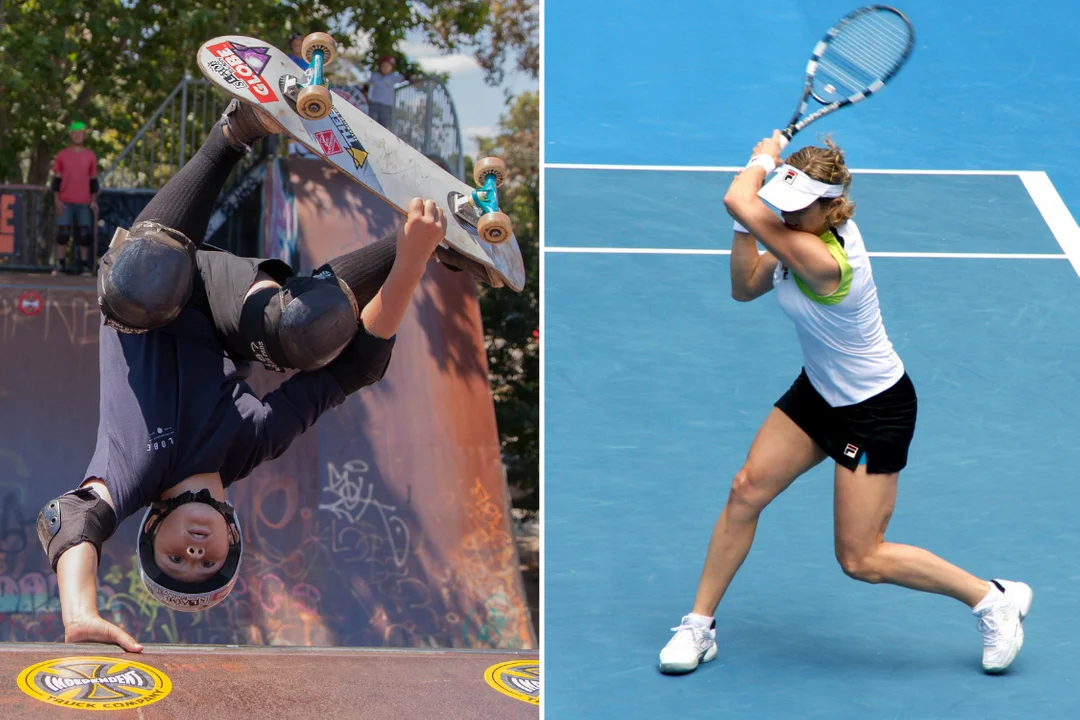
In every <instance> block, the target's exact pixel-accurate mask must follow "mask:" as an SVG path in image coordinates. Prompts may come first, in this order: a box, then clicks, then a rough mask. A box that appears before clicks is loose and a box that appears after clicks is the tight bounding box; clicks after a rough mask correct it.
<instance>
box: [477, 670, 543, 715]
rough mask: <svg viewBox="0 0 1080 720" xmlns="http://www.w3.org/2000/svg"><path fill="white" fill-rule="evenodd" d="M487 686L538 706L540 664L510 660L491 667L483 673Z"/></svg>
mask: <svg viewBox="0 0 1080 720" xmlns="http://www.w3.org/2000/svg"><path fill="white" fill-rule="evenodd" d="M484 679H485V680H487V683H488V685H490V686H491V687H493V688H495V689H496V690H498V691H499V692H501V693H502V694H503V695H509V696H510V697H512V698H514V699H516V700H521V701H522V702H527V703H529V704H530V705H539V704H540V663H539V662H537V661H536V660H511V661H510V662H504V663H499V664H498V665H492V666H491V667H489V668H488V669H487V670H485V671H484Z"/></svg>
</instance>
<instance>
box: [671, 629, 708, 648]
mask: <svg viewBox="0 0 1080 720" xmlns="http://www.w3.org/2000/svg"><path fill="white" fill-rule="evenodd" d="M683 630H689V633H687V634H686V635H682V637H683V638H684V640H683V642H686V640H687V639H688V640H689V641H690V642H691V643H692V644H693V645H694V646H695V647H696V646H698V645H701V644H702V642H703V640H704V634H705V629H704V628H699V627H696V626H694V625H690V624H689V623H682V624H681V625H679V626H677V627H673V628H671V631H672V632H673V633H675V637H674V638H672V640H677V639H679V637H680V635H681V634H682V631H683Z"/></svg>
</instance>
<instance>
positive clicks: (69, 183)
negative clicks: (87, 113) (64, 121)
mask: <svg viewBox="0 0 1080 720" xmlns="http://www.w3.org/2000/svg"><path fill="white" fill-rule="evenodd" d="M68 130H69V131H70V132H71V145H69V146H68V147H66V148H64V149H63V150H61V151H60V152H59V153H57V154H56V157H55V158H54V159H53V173H54V176H53V181H52V191H53V193H54V195H53V197H54V202H55V204H56V262H55V264H54V265H53V269H52V274H53V275H56V274H57V273H60V272H63V270H64V264H65V259H66V256H67V245H68V242H69V241H70V240H71V229H72V227H73V226H74V228H75V238H76V241H77V243H78V246H79V248H78V251H77V252H76V253H75V258H74V260H73V262H72V271H73V272H76V273H81V274H82V275H90V271H91V268H92V267H93V266H94V258H93V256H92V255H91V254H90V253H92V252H95V251H96V248H93V247H91V245H92V244H93V239H94V230H93V227H94V215H95V213H97V194H98V173H97V156H96V155H95V154H94V151H93V150H91V149H90V148H88V147H86V132H87V126H86V123H84V122H82V121H80V120H76V121H75V122H73V123H71V125H70V126H69V127H68Z"/></svg>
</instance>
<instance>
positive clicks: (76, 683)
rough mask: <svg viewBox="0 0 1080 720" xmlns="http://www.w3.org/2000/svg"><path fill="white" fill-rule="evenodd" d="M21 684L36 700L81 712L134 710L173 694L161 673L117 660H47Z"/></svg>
mask: <svg viewBox="0 0 1080 720" xmlns="http://www.w3.org/2000/svg"><path fill="white" fill-rule="evenodd" d="M18 683H19V687H20V688H22V691H23V692H25V693H26V694H27V695H29V696H30V697H32V698H34V699H36V700H41V701H42V702H46V703H49V704H50V705H56V706H58V707H65V708H72V709H77V710H130V709H133V708H137V707H142V706H144V705H149V704H151V703H155V702H157V701H158V700H161V699H162V698H164V697H165V696H167V695H168V694H169V693H170V692H171V691H172V682H170V681H169V678H168V677H167V676H166V675H165V673H163V672H161V671H160V670H156V669H155V668H152V667H150V666H149V665H143V664H142V663H137V662H131V661H129V660H122V659H120V658H115V657H68V658H60V659H58V660H46V661H45V662H42V663H38V664H37V665H32V666H30V667H28V668H26V669H25V670H23V671H22V672H21V673H20V674H19V679H18Z"/></svg>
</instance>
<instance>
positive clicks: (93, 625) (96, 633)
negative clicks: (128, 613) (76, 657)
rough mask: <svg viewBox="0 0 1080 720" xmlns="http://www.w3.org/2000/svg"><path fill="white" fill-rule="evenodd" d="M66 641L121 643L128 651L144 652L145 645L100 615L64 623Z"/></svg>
mask: <svg viewBox="0 0 1080 720" xmlns="http://www.w3.org/2000/svg"><path fill="white" fill-rule="evenodd" d="M64 642H69V643H80V642H102V643H112V644H113V645H119V646H120V647H122V648H124V649H125V650H127V651H128V652H142V649H143V646H142V645H140V644H139V643H137V642H135V638H133V637H131V636H130V635H128V634H127V633H126V632H124V631H123V630H122V629H120V628H119V627H117V626H116V625H113V624H112V623H111V622H109V621H108V620H104V619H103V618H101V617H98V616H96V615H95V616H91V617H83V618H77V619H74V620H71V621H70V622H67V623H65V625H64Z"/></svg>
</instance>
